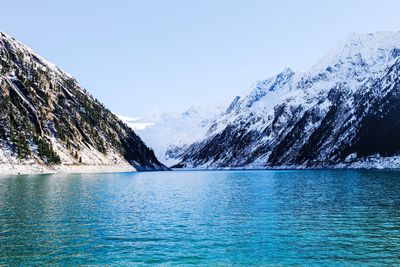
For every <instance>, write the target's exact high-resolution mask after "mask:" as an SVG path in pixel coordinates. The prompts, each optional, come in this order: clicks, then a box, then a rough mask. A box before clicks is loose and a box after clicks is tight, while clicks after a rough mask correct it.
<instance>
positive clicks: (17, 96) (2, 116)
mask: <svg viewBox="0 0 400 267" xmlns="http://www.w3.org/2000/svg"><path fill="white" fill-rule="evenodd" d="M0 89H1V91H0V93H1V94H0V107H1V109H0V126H1V130H0V141H1V142H0V151H1V153H0V156H1V157H0V164H2V165H7V166H8V167H7V168H8V169H9V171H10V168H11V167H10V165H11V166H16V165H25V166H26V167H27V168H28V169H29V167H28V166H29V165H42V167H43V168H42V169H43V170H44V171H51V170H55V171H56V170H57V169H63V170H64V171H68V168H66V167H65V166H89V165H93V166H110V167H112V166H116V165H120V166H121V170H125V171H126V170H135V169H136V170H158V169H160V170H161V169H166V168H165V166H164V165H162V164H161V163H160V162H159V161H158V159H157V158H156V157H155V155H154V152H153V151H152V150H150V149H149V148H148V147H147V146H146V145H145V144H144V143H143V141H142V140H141V139H140V138H139V137H138V136H137V135H136V134H135V133H134V131H133V130H132V129H130V128H129V127H128V126H127V125H126V124H124V123H123V122H122V121H120V120H119V119H118V118H117V117H116V116H115V115H114V114H113V113H111V112H110V111H109V110H108V109H107V108H105V107H104V105H103V104H101V103H100V102H99V101H97V100H96V99H95V98H93V97H92V96H91V95H90V94H89V93H88V92H87V91H86V90H85V89H84V88H83V87H81V86H80V85H79V83H78V82H77V81H76V80H75V79H74V78H73V77H72V76H71V75H70V74H68V73H66V72H64V71H63V70H61V69H60V68H59V67H57V66H56V65H54V64H52V63H49V62H48V61H46V60H45V59H43V58H42V57H40V56H38V55H36V54H35V53H34V52H33V51H32V50H31V49H30V48H28V47H26V46H25V45H23V44H22V43H20V42H18V41H16V40H15V39H14V38H12V37H10V36H9V35H7V34H4V33H0ZM58 165H63V167H62V168H61V167H57V166H58ZM129 166H130V167H131V168H129ZM0 169H1V168H0ZM11 169H12V168H11ZM112 169H115V168H113V167H112Z"/></svg>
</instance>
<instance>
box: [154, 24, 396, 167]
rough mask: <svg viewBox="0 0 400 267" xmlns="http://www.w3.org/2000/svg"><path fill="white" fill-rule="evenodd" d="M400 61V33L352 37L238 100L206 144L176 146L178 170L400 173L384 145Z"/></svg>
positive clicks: (391, 129)
mask: <svg viewBox="0 0 400 267" xmlns="http://www.w3.org/2000/svg"><path fill="white" fill-rule="evenodd" d="M399 57H400V32H393V33H391V32H378V33H374V34H351V35H349V36H348V37H347V38H346V39H344V40H343V41H341V42H339V43H338V45H336V46H335V47H334V48H333V49H332V50H331V51H330V52H329V53H328V54H327V55H326V56H325V57H323V58H322V59H321V60H319V61H318V62H317V63H316V64H315V65H313V66H312V67H311V68H310V70H309V71H307V72H304V73H294V72H293V71H289V70H283V71H282V72H281V73H279V74H278V75H275V76H274V77H272V78H269V79H266V80H262V81H259V82H257V83H256V84H255V85H254V86H253V87H252V89H251V90H250V92H248V93H247V94H243V95H239V96H237V97H236V98H234V100H233V101H232V102H231V104H230V105H228V107H227V109H226V112H224V113H223V114H222V115H220V116H218V117H217V118H215V119H213V120H212V122H211V123H210V124H209V129H208V131H206V134H204V135H203V137H202V138H199V139H198V140H195V141H194V142H192V143H190V144H185V146H182V147H181V148H179V147H177V146H175V145H174V144H171V151H174V155H177V157H176V158H175V160H176V161H179V163H177V164H176V165H174V167H182V168H327V167H328V168H348V167H350V168H380V167H390V168H394V167H400V160H399V159H400V158H399V154H398V153H397V152H400V146H398V144H397V143H396V142H392V143H387V142H384V141H383V140H391V139H393V138H394V136H393V135H392V134H390V132H397V123H398V120H397V115H396V114H397V113H396V112H397V109H398V105H399V104H398V103H400V101H397V94H398V92H399V91H400V83H399V81H398V79H397V77H398V60H399ZM278 77H281V78H282V79H278ZM277 80H278V81H279V82H278V83H274V82H273V81H277ZM384 101H388V102H389V103H390V105H389V106H388V105H387V104H385V102H384ZM367 110H368V112H367ZM381 110H383V111H385V112H386V113H382V112H383V111H381ZM376 114H380V115H379V116H377V115H376ZM388 118H391V119H392V121H391V123H390V120H389V121H388ZM399 123H400V122H399ZM391 124H394V125H395V126H390V125H391ZM373 125H378V126H379V127H384V128H383V132H384V133H385V134H384V135H379V134H378V133H375V132H372V133H373V134H371V136H376V138H378V137H379V138H380V140H379V141H376V142H375V143H376V144H374V142H373V141H372V140H370V138H368V134H367V133H368V132H370V131H371V129H372V128H373V127H375V126H373ZM379 127H378V128H379ZM148 143H149V144H150V145H151V142H148ZM391 146H392V147H391ZM396 151H397V152H396ZM167 153H169V151H167Z"/></svg>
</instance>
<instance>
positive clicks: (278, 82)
mask: <svg viewBox="0 0 400 267" xmlns="http://www.w3.org/2000/svg"><path fill="white" fill-rule="evenodd" d="M294 76H295V72H294V71H292V70H291V69H290V68H285V69H284V70H283V71H282V72H280V73H279V74H277V75H275V76H273V77H271V78H269V79H266V80H260V81H257V82H255V83H254V84H253V85H252V86H251V87H250V88H249V89H248V90H246V91H245V92H243V94H242V95H241V96H237V97H236V98H235V99H234V100H233V101H232V102H231V104H230V106H229V107H228V109H227V113H230V112H231V111H233V110H235V111H236V112H238V111H239V110H242V109H248V108H251V107H252V106H253V105H255V104H256V103H257V102H260V101H261V100H263V99H264V98H265V96H267V95H270V94H273V95H280V94H283V93H284V92H286V91H287V90H290V86H288V85H289V84H290V83H291V82H292V81H293V77H294Z"/></svg>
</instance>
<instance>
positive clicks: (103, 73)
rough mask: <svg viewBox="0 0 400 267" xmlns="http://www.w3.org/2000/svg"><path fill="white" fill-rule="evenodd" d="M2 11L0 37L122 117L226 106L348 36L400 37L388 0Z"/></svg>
mask: <svg viewBox="0 0 400 267" xmlns="http://www.w3.org/2000/svg"><path fill="white" fill-rule="evenodd" d="M0 3H1V5H0V8H1V16H0V31H4V32H6V33H8V34H10V35H11V36H13V37H15V38H17V39H19V40H20V41H22V42H23V43H25V44H26V45H28V46H30V47H31V48H32V49H34V50H35V51H36V52H37V53H39V54H40V55H41V56H43V57H45V58H47V59H48V60H49V61H51V62H53V63H55V64H57V65H59V66H60V67H61V68H63V69H64V70H66V71H67V72H69V73H70V74H72V75H73V76H75V77H76V79H77V80H78V81H79V82H80V83H81V84H82V85H83V86H84V87H85V88H86V89H87V90H88V91H89V92H91V93H92V94H93V95H94V96H95V97H97V98H98V99H99V100H101V101H102V102H104V103H105V105H106V106H107V107H109V108H110V109H111V110H113V111H114V112H117V113H120V114H124V115H128V116H143V115H147V114H149V113H152V112H154V111H156V110H159V111H183V110H185V109H186V108H188V107H190V106H191V105H193V104H208V103H214V102H217V101H219V100H224V99H228V98H232V97H233V96H235V95H237V94H239V93H241V92H242V91H244V90H245V89H246V88H248V87H249V86H250V85H251V84H252V83H253V82H254V81H255V80H260V79H264V78H268V77H270V76H272V75H274V74H275V73H277V72H279V71H280V70H281V69H283V68H284V67H286V66H288V67H291V68H293V69H294V70H301V71H304V70H307V69H308V68H309V67H310V66H311V65H312V64H313V63H315V61H317V60H318V59H319V58H320V57H321V56H323V55H324V54H325V53H326V52H327V51H328V50H329V49H330V48H331V47H332V46H333V45H334V44H335V43H336V42H337V41H339V40H340V39H343V38H344V37H345V36H346V35H347V34H348V33H351V32H364V33H368V32H374V31H377V30H400V19H399V15H398V14H399V10H400V1H394V0H393V1H389V0H387V1H385V0H380V1H376V0H375V1H369V0H358V1H357V0H353V1H350V0H342V1H336V0H335V1H321V0H315V1H311V0H309V1H306V0H304V1H294V0H292V1H289V0H287V1H285V0H279V1H278V0H276V1H267V0H264V1H261V0H241V1H235V0H226V1H223V0H190V1H189V0H180V1H178V0H168V1H166V0H159V1H154V0H142V1H134V0H133V1H128V0H127V1H122V0H121V1H117V0H114V1H111V0H110V1H101V0H85V1H82V0H64V1H61V0H60V1H54V0H46V1H45V0H35V1H31V0H26V1H19V0H13V1H6V0H0Z"/></svg>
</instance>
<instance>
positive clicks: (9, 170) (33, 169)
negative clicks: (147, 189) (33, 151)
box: [0, 163, 137, 176]
mask: <svg viewBox="0 0 400 267" xmlns="http://www.w3.org/2000/svg"><path fill="white" fill-rule="evenodd" d="M106 172H137V170H136V169H135V167H133V166H132V165H130V164H117V165H53V166H48V165H41V164H4V163H0V176H3V175H18V174H25V175H26V174H32V175H33V174H56V173H106Z"/></svg>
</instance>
